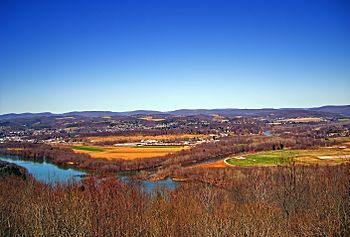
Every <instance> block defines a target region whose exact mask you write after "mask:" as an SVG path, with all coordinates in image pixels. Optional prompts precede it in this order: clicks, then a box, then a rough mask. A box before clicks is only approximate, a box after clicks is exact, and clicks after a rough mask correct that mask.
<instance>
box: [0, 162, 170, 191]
mask: <svg viewBox="0 0 350 237" xmlns="http://www.w3.org/2000/svg"><path fill="white" fill-rule="evenodd" d="M0 160H3V161H7V162H10V163H14V164H16V165H19V166H22V167H24V168H26V169H27V170H28V172H29V173H30V174H31V175H32V176H33V177H34V178H35V179H36V180H38V181H41V182H44V183H47V184H53V183H68V182H73V181H80V180H81V176H82V175H84V174H86V173H85V172H83V171H80V170H75V169H71V168H69V169H64V168H61V167H59V166H57V165H55V164H52V163H47V162H45V161H44V162H35V161H30V160H24V159H21V158H20V157H15V156H0ZM119 179H121V180H122V181H123V182H131V181H130V179H129V177H128V176H127V175H123V176H119ZM137 183H139V184H140V185H141V187H142V188H143V189H144V191H146V192H148V193H151V192H153V191H154V190H156V189H159V188H160V189H161V188H162V187H166V188H169V189H174V188H175V187H176V182H174V181H173V180H172V179H170V178H167V179H164V180H159V181H155V182H151V181H147V180H141V181H138V182H137Z"/></svg>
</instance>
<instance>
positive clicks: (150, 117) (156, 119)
mask: <svg viewBox="0 0 350 237" xmlns="http://www.w3.org/2000/svg"><path fill="white" fill-rule="evenodd" d="M139 119H142V120H146V121H155V122H160V121H164V120H165V119H164V118H153V117H152V116H147V117H142V118H139Z"/></svg>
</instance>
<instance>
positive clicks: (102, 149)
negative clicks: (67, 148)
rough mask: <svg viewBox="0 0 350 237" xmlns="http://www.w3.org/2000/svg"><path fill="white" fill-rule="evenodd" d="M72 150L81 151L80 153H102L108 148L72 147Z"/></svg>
mask: <svg viewBox="0 0 350 237" xmlns="http://www.w3.org/2000/svg"><path fill="white" fill-rule="evenodd" d="M72 148H73V149H74V150H82V151H94V152H102V151H106V150H108V148H102V147H95V146H73V147H72Z"/></svg>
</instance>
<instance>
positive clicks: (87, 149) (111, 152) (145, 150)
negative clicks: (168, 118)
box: [71, 146, 188, 160]
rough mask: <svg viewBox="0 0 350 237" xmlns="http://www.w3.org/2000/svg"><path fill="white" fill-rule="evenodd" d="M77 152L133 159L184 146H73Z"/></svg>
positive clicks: (98, 156)
mask: <svg viewBox="0 0 350 237" xmlns="http://www.w3.org/2000/svg"><path fill="white" fill-rule="evenodd" d="M71 148H72V149H73V150H74V151H75V152H77V153H86V154H89V155H90V156H91V157H92V158H105V159H110V160H111V159H124V160H133V159H139V158H151V157H159V156H164V155H168V154H170V153H174V152H177V151H180V150H183V149H188V147H186V146H184V147H182V146H154V147H153V146H120V147H116V146H71Z"/></svg>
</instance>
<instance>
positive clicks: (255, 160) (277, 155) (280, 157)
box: [226, 150, 295, 166]
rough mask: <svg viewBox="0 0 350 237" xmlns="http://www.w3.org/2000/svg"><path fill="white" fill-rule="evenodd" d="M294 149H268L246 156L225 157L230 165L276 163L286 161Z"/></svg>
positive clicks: (292, 154)
mask: <svg viewBox="0 0 350 237" xmlns="http://www.w3.org/2000/svg"><path fill="white" fill-rule="evenodd" d="M294 156H295V152H294V151H287V150H282V151H269V152H261V153H256V154H249V155H246V156H243V157H242V156H239V157H232V158H229V159H226V162H227V163H228V164H230V165H237V166H250V165H278V164H283V163H285V162H287V160H288V158H291V157H294Z"/></svg>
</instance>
